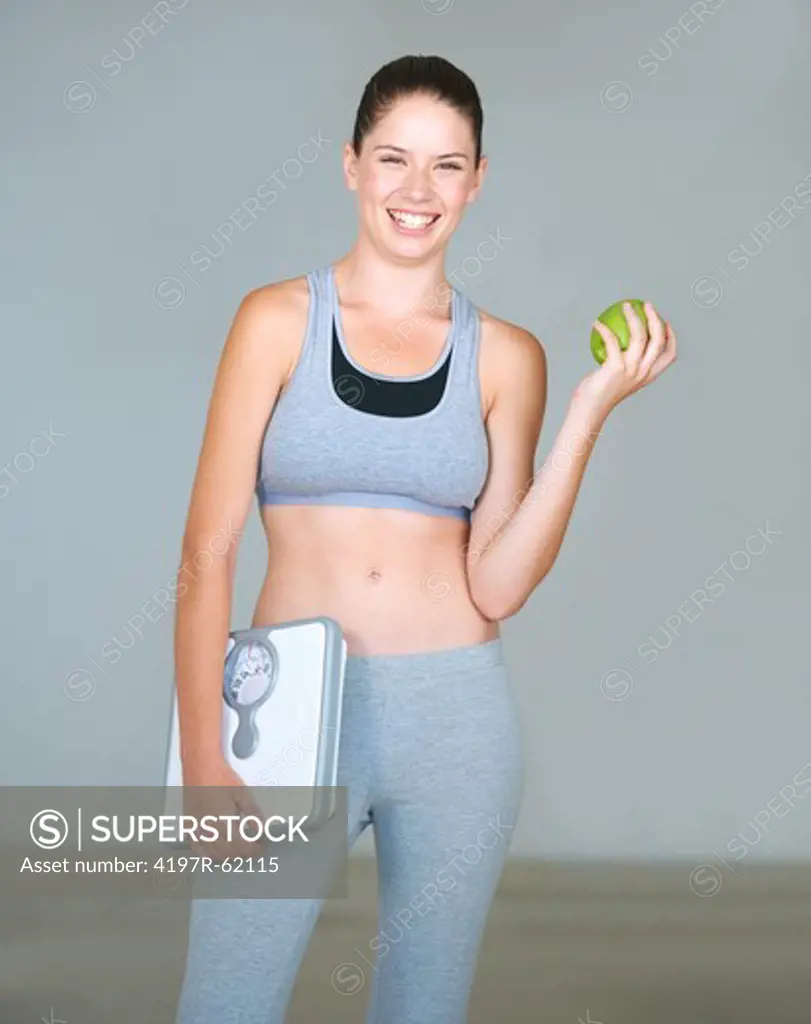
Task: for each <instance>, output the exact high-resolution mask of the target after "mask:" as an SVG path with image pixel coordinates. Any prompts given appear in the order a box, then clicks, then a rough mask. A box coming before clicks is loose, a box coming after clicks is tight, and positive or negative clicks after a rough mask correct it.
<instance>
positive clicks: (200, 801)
mask: <svg viewBox="0 0 811 1024" xmlns="http://www.w3.org/2000/svg"><path fill="white" fill-rule="evenodd" d="M183 813H184V814H190V815H192V816H193V817H194V819H195V822H196V826H197V829H198V831H199V833H200V836H201V837H205V836H206V835H208V836H210V835H211V834H212V829H214V828H216V829H217V832H218V836H217V838H216V839H215V840H214V839H210V838H200V837H198V839H197V841H196V842H191V843H190V845H191V846H192V848H193V849H194V850H195V852H197V853H199V854H201V855H203V856H210V857H215V858H216V859H217V860H225V859H227V858H228V857H235V856H245V857H255V856H258V855H259V854H260V853H261V847H262V842H261V841H256V842H252V841H249V840H247V839H244V838H242V836H240V834H239V831H238V825H239V823H238V822H235V821H231V822H227V821H220V822H210V823H209V824H210V825H211V827H210V828H208V827H207V828H200V821H201V820H202V819H203V818H204V817H207V816H208V817H215V818H227V817H229V816H234V815H237V816H239V817H240V818H244V817H247V816H255V817H257V818H259V820H260V821H262V822H264V820H265V815H264V814H263V812H262V811H261V810H260V809H259V807H258V806H257V804H256V802H255V801H254V799H253V795H252V793H251V791H250V789H249V787H248V786H247V785H246V784H245V782H244V781H243V779H242V778H241V777H240V776H239V775H238V774H237V772H236V771H234V769H233V768H232V767H231V765H230V764H229V763H228V761H227V760H226V759H225V757H223V756H222V755H220V756H217V757H214V758H209V759H207V760H206V761H199V762H197V761H195V762H193V763H191V764H188V763H184V764H183ZM229 828H230V829H231V833H230V834H231V837H232V838H231V841H230V842H229V841H228V836H229V831H228V829H229ZM255 831H256V829H255V828H251V829H250V834H251V835H253V834H254V832H255Z"/></svg>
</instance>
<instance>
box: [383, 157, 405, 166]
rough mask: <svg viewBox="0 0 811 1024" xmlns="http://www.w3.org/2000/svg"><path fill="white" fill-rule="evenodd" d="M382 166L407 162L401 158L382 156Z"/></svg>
mask: <svg viewBox="0 0 811 1024" xmlns="http://www.w3.org/2000/svg"><path fill="white" fill-rule="evenodd" d="M380 162H381V164H404V163H405V160H403V158H402V157H401V156H381V158H380Z"/></svg>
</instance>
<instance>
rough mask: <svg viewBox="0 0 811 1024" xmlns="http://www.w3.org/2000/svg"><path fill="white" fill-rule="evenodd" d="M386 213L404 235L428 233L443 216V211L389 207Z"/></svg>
mask: <svg viewBox="0 0 811 1024" xmlns="http://www.w3.org/2000/svg"><path fill="white" fill-rule="evenodd" d="M386 213H388V215H389V218H390V219H391V221H392V223H393V224H394V226H395V227H396V228H397V230H398V231H399V232H400V233H401V234H404V235H427V234H428V232H429V231H431V230H432V229H433V227H434V225H435V224H436V223H437V221H438V220H439V218H440V217H441V216H442V214H441V213H414V212H413V211H411V210H400V209H397V208H388V207H387V208H386Z"/></svg>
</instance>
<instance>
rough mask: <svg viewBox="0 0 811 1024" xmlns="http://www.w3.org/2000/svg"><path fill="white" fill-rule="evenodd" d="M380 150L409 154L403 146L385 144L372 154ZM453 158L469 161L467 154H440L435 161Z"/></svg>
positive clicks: (375, 148) (376, 147)
mask: <svg viewBox="0 0 811 1024" xmlns="http://www.w3.org/2000/svg"><path fill="white" fill-rule="evenodd" d="M378 149H393V150H395V152H397V153H407V152H408V150H407V149H403V147H402V146H391V145H389V144H388V143H383V144H382V145H379V146H375V147H374V149H373V151H372V152H375V151H376V150H378ZM452 156H455V157H461V158H462V160H467V159H468V155H467V153H440V154H439V156H437V157H434V159H435V160H447V159H448V158H449V157H452Z"/></svg>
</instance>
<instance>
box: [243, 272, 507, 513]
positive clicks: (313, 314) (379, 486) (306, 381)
mask: <svg viewBox="0 0 811 1024" xmlns="http://www.w3.org/2000/svg"><path fill="white" fill-rule="evenodd" d="M307 284H308V286H309V291H310V305H309V313H308V318H307V332H306V335H305V338H304V343H303V346H302V349H301V353H300V355H299V359H298V362H297V364H296V367H295V370H294V371H293V375H292V377H291V380H290V382H289V384H288V386H287V388H285V389H284V390H283V392H282V394H281V395H280V396H279V399H278V401H277V402H276V406H275V408H274V410H273V413H272V415H271V417H270V419H269V420H268V424H267V427H266V429H265V434H264V438H263V440H262V448H261V454H260V459H259V467H258V474H257V481H256V494H257V498H258V500H259V503H260V505H313V504H318V505H354V506H363V507H369V508H403V509H409V510H411V511H415V512H422V513H424V514H426V515H431V516H454V517H458V518H462V519H469V518H470V512H471V510H472V508H473V505H474V504H475V501H476V499H477V497H478V495H479V494H480V493H481V490H482V487H483V486H484V481H485V479H486V477H487V472H488V467H489V456H488V443H487V434H486V432H485V429H484V423H483V420H482V415H481V398H480V390H479V374H478V351H479V339H480V320H479V314H478V311H477V309H476V307H475V306H474V305H473V303H472V302H471V301H470V300H469V299H468V298H467V296H466V295H464V294H463V293H462V292H460V291H459V290H458V289H456V288H454V289H453V298H452V311H451V316H452V320H451V328H450V331H449V332H448V337H447V339H446V341H445V346H444V348H443V350H442V352H441V353H440V356H439V358H438V360H437V361H436V363H435V364H434V366H433V367H431V369H430V370H427V371H426V372H425V373H422V374H418V375H416V376H412V377H398V376H388V375H386V374H372V373H371V372H370V371H369V370H366V369H364V368H363V367H362V366H360V365H359V364H358V363H356V362H355V361H354V360H353V359H352V357H351V356H350V354H349V352H348V350H347V347H346V342H345V339H344V335H343V329H342V326H341V312H340V308H339V304H338V295H337V291H336V288H335V277H334V272H333V267H332V265H329V266H327V267H323V268H320V269H318V270H314V271H311V272H310V273H309V274H308V275H307ZM382 347H383V349H384V350H385V343H383V345H382Z"/></svg>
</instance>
